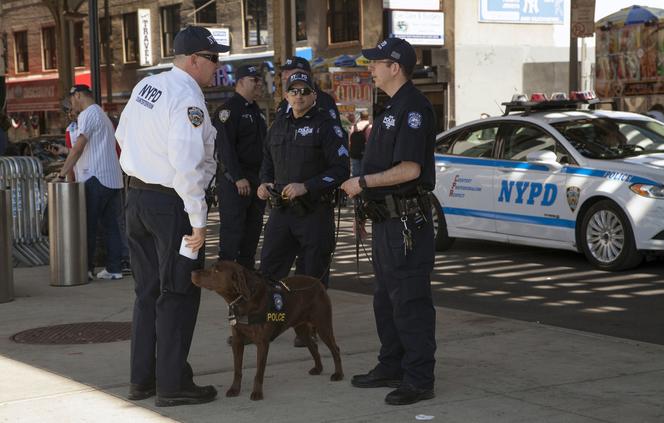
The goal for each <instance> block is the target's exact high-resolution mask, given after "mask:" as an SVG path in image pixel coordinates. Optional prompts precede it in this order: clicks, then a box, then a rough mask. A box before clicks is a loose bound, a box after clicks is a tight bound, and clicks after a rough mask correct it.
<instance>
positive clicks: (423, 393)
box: [385, 385, 435, 405]
mask: <svg viewBox="0 0 664 423" xmlns="http://www.w3.org/2000/svg"><path fill="white" fill-rule="evenodd" d="M434 396H435V394H434V393H433V389H419V388H416V387H414V386H412V385H401V386H399V388H397V389H395V390H394V391H392V392H390V393H389V394H387V396H386V397H385V402H386V403H388V404H390V405H408V404H415V403H416V402H418V401H422V400H428V399H431V398H433V397H434Z"/></svg>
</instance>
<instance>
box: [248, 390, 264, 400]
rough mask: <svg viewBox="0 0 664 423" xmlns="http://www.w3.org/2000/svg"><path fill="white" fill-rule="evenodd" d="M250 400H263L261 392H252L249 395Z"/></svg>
mask: <svg viewBox="0 0 664 423" xmlns="http://www.w3.org/2000/svg"><path fill="white" fill-rule="evenodd" d="M249 398H251V400H252V401H260V400H262V399H263V393H262V392H252V393H251V397H249Z"/></svg>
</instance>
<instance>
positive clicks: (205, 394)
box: [154, 384, 217, 407]
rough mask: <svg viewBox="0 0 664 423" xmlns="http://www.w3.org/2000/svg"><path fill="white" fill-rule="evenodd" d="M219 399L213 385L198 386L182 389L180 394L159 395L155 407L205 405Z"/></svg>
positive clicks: (193, 385)
mask: <svg viewBox="0 0 664 423" xmlns="http://www.w3.org/2000/svg"><path fill="white" fill-rule="evenodd" d="M216 397H217V390H216V389H215V388H214V386H212V385H208V386H197V385H195V384H192V386H191V387H188V388H186V389H182V390H181V391H180V392H173V393H163V394H160V393H158V394H157V398H156V399H155V402H154V403H155V405H156V406H157V407H173V406H175V405H194V404H205V403H206V402H210V401H213V400H214V399H215V398H216Z"/></svg>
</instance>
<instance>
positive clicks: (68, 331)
mask: <svg viewBox="0 0 664 423" xmlns="http://www.w3.org/2000/svg"><path fill="white" fill-rule="evenodd" d="M12 339H13V340H14V341H15V342H18V343H21V344H48V345H56V344H101V343H104V342H116V341H126V340H128V339H131V322H86V323H70V324H67V325H56V326H46V327H43V328H35V329H30V330H25V331H23V332H19V333H17V334H15V335H13V336H12Z"/></svg>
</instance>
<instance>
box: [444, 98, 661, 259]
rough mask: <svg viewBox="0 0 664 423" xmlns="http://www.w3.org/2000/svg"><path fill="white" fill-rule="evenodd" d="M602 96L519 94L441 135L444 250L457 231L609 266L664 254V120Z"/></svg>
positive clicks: (466, 235)
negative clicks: (607, 103) (602, 100)
mask: <svg viewBox="0 0 664 423" xmlns="http://www.w3.org/2000/svg"><path fill="white" fill-rule="evenodd" d="M594 102H595V101H593V100H587V99H586V100H581V101H569V100H556V101H541V102H533V101H523V100H520V101H513V102H510V103H504V104H505V105H506V106H507V110H506V112H505V114H504V115H502V116H499V117H493V118H488V119H481V120H476V121H473V122H469V123H467V124H464V125H460V126H457V127H455V128H453V129H451V130H448V131H446V132H444V133H442V134H439V136H438V137H437V141H436V153H435V160H436V189H435V191H434V197H435V198H434V201H433V203H434V208H435V211H436V216H435V223H436V229H437V233H436V245H437V247H438V249H439V250H445V249H448V248H450V247H451V246H452V244H453V242H454V239H455V238H472V239H483V240H492V241H499V242H506V243H513V244H522V245H532V246H537V247H549V248H558V249H564V250H572V251H578V252H582V253H583V254H585V256H586V258H587V259H588V261H589V262H590V263H592V264H593V265H594V266H595V267H597V268H599V269H605V270H622V269H629V268H632V267H635V266H637V265H639V264H640V263H641V261H642V260H643V257H644V256H645V255H648V254H661V253H662V252H664V124H662V123H661V122H658V121H656V120H654V119H651V118H649V117H647V116H643V115H639V114H634V113H626V112H615V111H606V110H591V109H585V107H588V106H583V104H592V103H594Z"/></svg>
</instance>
